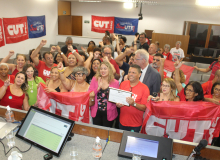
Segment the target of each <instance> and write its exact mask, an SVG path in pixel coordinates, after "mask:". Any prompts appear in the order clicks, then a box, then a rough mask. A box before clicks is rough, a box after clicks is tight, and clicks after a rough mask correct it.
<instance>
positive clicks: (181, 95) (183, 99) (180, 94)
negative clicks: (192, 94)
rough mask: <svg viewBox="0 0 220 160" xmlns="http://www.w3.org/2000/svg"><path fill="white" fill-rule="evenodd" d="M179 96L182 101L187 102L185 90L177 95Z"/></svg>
mask: <svg viewBox="0 0 220 160" xmlns="http://www.w3.org/2000/svg"><path fill="white" fill-rule="evenodd" d="M177 96H179V97H180V101H186V96H185V93H184V88H183V89H182V90H181V91H180V93H178V94H177Z"/></svg>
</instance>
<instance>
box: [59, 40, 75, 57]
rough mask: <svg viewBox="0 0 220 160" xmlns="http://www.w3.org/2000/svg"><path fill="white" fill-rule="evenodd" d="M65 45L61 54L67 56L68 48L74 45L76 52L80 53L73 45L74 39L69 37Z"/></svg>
mask: <svg viewBox="0 0 220 160" xmlns="http://www.w3.org/2000/svg"><path fill="white" fill-rule="evenodd" d="M65 43H66V45H65V46H63V47H62V48H61V52H63V53H64V54H65V55H66V54H67V51H68V46H69V45H72V46H73V49H75V50H76V52H78V50H77V48H76V46H74V45H73V39H72V38H71V37H67V38H66V42H65ZM66 56H67V55H66Z"/></svg>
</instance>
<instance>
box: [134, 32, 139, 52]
mask: <svg viewBox="0 0 220 160" xmlns="http://www.w3.org/2000/svg"><path fill="white" fill-rule="evenodd" d="M138 37H139V35H137V36H135V38H134V51H136V50H137V40H138Z"/></svg>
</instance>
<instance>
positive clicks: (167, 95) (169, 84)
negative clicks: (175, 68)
mask: <svg viewBox="0 0 220 160" xmlns="http://www.w3.org/2000/svg"><path fill="white" fill-rule="evenodd" d="M150 99H152V100H154V101H179V100H180V99H179V97H177V96H176V84H175V82H174V80H173V79H172V78H165V79H164V81H163V82H162V85H161V92H160V95H159V96H157V97H153V96H152V95H150V96H149V97H148V101H149V100H150Z"/></svg>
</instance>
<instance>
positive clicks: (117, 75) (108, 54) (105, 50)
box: [101, 45, 120, 80]
mask: <svg viewBox="0 0 220 160" xmlns="http://www.w3.org/2000/svg"><path fill="white" fill-rule="evenodd" d="M102 56H103V59H104V58H105V57H107V59H108V61H109V62H110V63H111V64H112V65H113V66H114V69H115V71H116V73H115V79H117V80H119V78H120V70H119V66H118V64H117V63H116V62H115V60H114V59H113V58H112V49H111V46H109V45H105V46H103V47H102ZM103 59H101V61H103Z"/></svg>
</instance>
